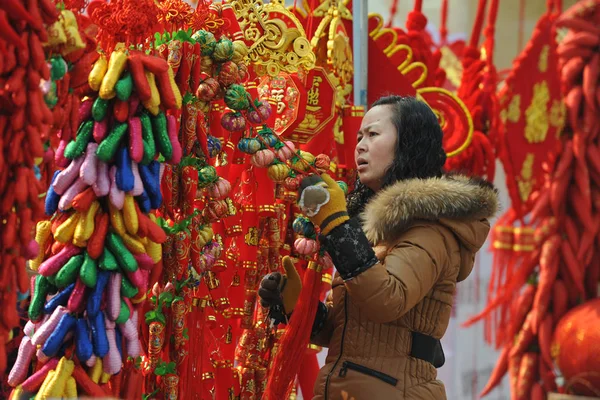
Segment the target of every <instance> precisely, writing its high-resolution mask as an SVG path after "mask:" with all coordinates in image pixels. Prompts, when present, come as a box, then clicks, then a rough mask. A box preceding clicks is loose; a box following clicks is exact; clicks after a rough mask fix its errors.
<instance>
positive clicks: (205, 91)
mask: <svg viewBox="0 0 600 400" xmlns="http://www.w3.org/2000/svg"><path fill="white" fill-rule="evenodd" d="M220 90H221V85H220V84H219V82H218V81H217V80H216V79H215V78H206V79H205V80H203V81H202V82H201V83H200V85H198V90H196V97H198V98H199V99H200V100H202V101H211V100H213V99H215V98H216V97H217V95H218V93H219V91H220Z"/></svg>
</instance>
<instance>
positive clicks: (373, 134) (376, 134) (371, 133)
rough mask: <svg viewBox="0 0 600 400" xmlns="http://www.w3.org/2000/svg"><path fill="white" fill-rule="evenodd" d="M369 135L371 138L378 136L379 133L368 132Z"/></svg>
mask: <svg viewBox="0 0 600 400" xmlns="http://www.w3.org/2000/svg"><path fill="white" fill-rule="evenodd" d="M369 135H371V136H378V135H379V133H377V132H369Z"/></svg>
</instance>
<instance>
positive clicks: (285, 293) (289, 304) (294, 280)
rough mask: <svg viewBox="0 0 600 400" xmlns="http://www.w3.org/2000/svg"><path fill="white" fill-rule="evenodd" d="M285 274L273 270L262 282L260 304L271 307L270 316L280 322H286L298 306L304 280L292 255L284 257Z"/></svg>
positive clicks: (259, 293)
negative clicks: (301, 278)
mask: <svg viewBox="0 0 600 400" xmlns="http://www.w3.org/2000/svg"><path fill="white" fill-rule="evenodd" d="M282 261H283V262H282V263H283V269H284V270H285V274H284V275H282V274H281V273H279V272H271V273H270V274H268V275H266V276H265V277H264V278H263V279H262V281H261V282H260V287H259V289H258V296H259V297H260V304H261V305H262V306H263V307H268V308H269V317H270V318H271V319H273V320H275V323H277V324H279V323H282V322H285V321H286V319H287V318H289V316H290V314H291V313H292V311H293V310H294V307H295V306H296V302H297V301H298V297H299V296H300V291H301V290H302V281H301V280H300V275H298V271H296V267H295V266H294V263H293V262H292V259H291V258H290V257H287V256H285V257H283V260H282Z"/></svg>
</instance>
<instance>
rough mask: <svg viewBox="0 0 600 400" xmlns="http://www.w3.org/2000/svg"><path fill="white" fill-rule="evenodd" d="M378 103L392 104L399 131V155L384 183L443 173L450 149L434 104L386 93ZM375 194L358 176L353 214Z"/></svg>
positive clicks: (350, 208) (350, 204) (351, 203)
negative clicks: (443, 144) (431, 105)
mask: <svg viewBox="0 0 600 400" xmlns="http://www.w3.org/2000/svg"><path fill="white" fill-rule="evenodd" d="M375 106H390V107H391V109H392V123H393V124H394V126H395V127H396V131H397V132H398V140H397V142H396V156H395V157H394V161H393V163H392V165H391V166H390V167H389V168H388V170H387V171H386V174H385V177H384V182H383V186H382V187H386V186H388V185H391V184H393V183H395V182H396V181H399V180H404V179H412V178H421V179H424V178H432V177H439V176H441V175H442V174H443V167H444V163H445V162H446V153H445V152H444V149H443V147H442V136H443V133H442V128H441V127H440V124H439V122H438V119H437V117H436V115H435V114H434V113H433V111H432V110H431V108H429V106H428V105H427V104H425V103H424V102H422V101H420V100H417V99H416V98H414V97H404V96H386V97H382V98H380V99H379V100H377V101H376V102H374V103H373V105H372V106H371V107H375ZM374 194H375V193H374V192H373V190H371V189H369V188H368V187H366V186H365V185H363V184H362V183H361V182H360V180H359V179H358V177H357V178H356V182H355V185H354V190H353V191H352V193H350V194H349V196H348V213H349V214H350V216H351V217H354V216H357V215H358V214H359V213H360V212H361V211H362V210H363V208H364V206H365V205H366V203H367V201H368V200H369V199H370V198H371V197H372V196H373V195H374Z"/></svg>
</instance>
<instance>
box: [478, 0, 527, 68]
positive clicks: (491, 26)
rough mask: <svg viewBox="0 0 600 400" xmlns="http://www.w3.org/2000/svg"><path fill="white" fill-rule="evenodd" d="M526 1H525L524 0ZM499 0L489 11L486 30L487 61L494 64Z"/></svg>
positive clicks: (491, 5)
mask: <svg viewBox="0 0 600 400" xmlns="http://www.w3.org/2000/svg"><path fill="white" fill-rule="evenodd" d="M523 1H524V0H523ZM498 3H499V1H498V0H492V2H491V4H490V9H489V10H488V19H487V27H486V28H485V39H486V44H487V46H486V52H487V61H488V63H489V64H492V63H493V54H494V44H495V35H496V19H497V17H498Z"/></svg>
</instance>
